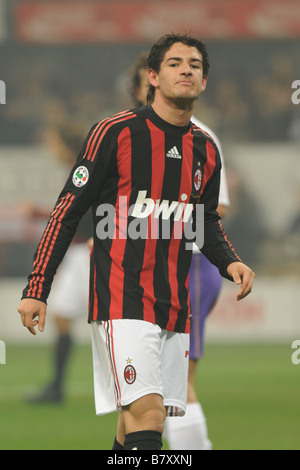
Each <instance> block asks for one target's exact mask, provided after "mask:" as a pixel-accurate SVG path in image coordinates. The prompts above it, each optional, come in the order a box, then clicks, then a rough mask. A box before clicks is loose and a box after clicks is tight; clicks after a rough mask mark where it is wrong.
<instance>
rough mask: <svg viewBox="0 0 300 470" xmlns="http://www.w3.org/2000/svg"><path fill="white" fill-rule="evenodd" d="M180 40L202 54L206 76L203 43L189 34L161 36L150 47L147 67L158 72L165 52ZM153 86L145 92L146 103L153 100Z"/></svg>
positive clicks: (206, 65)
mask: <svg viewBox="0 0 300 470" xmlns="http://www.w3.org/2000/svg"><path fill="white" fill-rule="evenodd" d="M177 42H181V43H182V44H185V45H186V46H190V47H195V48H196V49H198V51H199V52H200V53H201V54H202V58H203V75H204V77H207V75H208V71H209V57H208V53H207V49H206V46H205V44H204V43H203V42H202V41H200V39H197V38H195V37H193V36H190V35H189V34H174V33H171V34H165V35H164V36H162V37H161V38H160V39H159V40H158V41H157V42H156V43H155V44H154V45H153V46H152V48H151V50H150V53H149V55H148V61H147V62H148V69H153V70H154V71H155V72H157V73H158V72H159V70H160V65H161V63H162V61H163V59H164V56H165V54H166V52H167V51H168V50H169V49H170V48H171V47H172V46H173V44H176V43H177ZM154 93H155V88H154V86H152V85H150V86H149V90H148V94H147V103H148V104H151V103H153V100H154Z"/></svg>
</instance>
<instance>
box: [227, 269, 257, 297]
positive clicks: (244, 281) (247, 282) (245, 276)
mask: <svg viewBox="0 0 300 470" xmlns="http://www.w3.org/2000/svg"><path fill="white" fill-rule="evenodd" d="M227 272H228V274H229V276H230V277H232V279H233V281H234V282H235V284H237V285H240V286H241V287H240V289H239V291H238V293H237V296H236V300H242V299H244V298H245V297H247V295H248V294H250V292H251V291H252V287H253V282H254V277H255V273H254V272H253V271H252V269H251V268H249V267H248V266H247V265H246V264H244V263H241V262H239V261H237V262H234V263H231V264H229V266H228V267H227Z"/></svg>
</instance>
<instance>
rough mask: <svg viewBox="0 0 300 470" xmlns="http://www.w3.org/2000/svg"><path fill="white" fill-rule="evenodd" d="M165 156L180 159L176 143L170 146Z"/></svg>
mask: <svg viewBox="0 0 300 470" xmlns="http://www.w3.org/2000/svg"><path fill="white" fill-rule="evenodd" d="M166 157H168V158H178V159H179V160H181V158H182V157H181V155H180V153H179V152H178V149H177V147H176V145H175V146H174V147H173V148H171V150H169V151H168V153H167V154H166Z"/></svg>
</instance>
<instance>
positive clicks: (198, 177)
mask: <svg viewBox="0 0 300 470" xmlns="http://www.w3.org/2000/svg"><path fill="white" fill-rule="evenodd" d="M201 181H202V173H201V170H199V169H198V170H197V171H195V174H194V186H195V189H196V191H199V189H200V186H201Z"/></svg>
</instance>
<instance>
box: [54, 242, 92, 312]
mask: <svg viewBox="0 0 300 470" xmlns="http://www.w3.org/2000/svg"><path fill="white" fill-rule="evenodd" d="M89 269H90V250H89V248H88V246H87V244H86V243H79V244H74V245H71V246H70V247H69V249H68V251H67V253H66V255H65V257H64V259H63V261H62V263H61V265H60V267H59V269H58V271H57V274H56V276H55V278H54V282H53V286H52V289H51V296H50V298H49V301H48V310H49V313H53V314H58V315H59V316H60V317H63V318H69V319H73V318H76V317H78V316H80V315H85V316H87V314H88V298H89Z"/></svg>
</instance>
